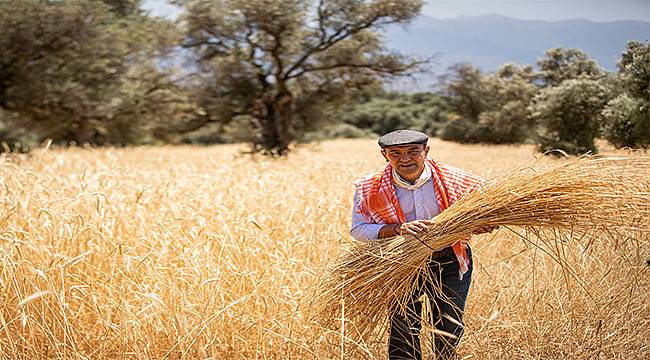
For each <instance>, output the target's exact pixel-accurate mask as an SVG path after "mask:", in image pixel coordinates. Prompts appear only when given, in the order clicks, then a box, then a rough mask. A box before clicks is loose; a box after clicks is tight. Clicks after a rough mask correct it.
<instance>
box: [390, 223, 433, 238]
mask: <svg viewBox="0 0 650 360" xmlns="http://www.w3.org/2000/svg"><path fill="white" fill-rule="evenodd" d="M431 226H433V220H415V221H409V222H406V223H403V224H400V225H399V226H397V228H396V229H395V231H396V232H397V235H406V234H409V235H413V236H415V237H420V236H421V235H424V234H426V233H427V231H429V229H430V228H431Z"/></svg>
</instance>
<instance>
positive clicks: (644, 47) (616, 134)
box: [603, 41, 650, 148]
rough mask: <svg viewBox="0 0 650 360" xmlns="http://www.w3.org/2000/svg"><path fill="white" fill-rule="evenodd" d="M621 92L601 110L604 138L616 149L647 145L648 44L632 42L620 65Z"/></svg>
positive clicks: (649, 112) (649, 120)
mask: <svg viewBox="0 0 650 360" xmlns="http://www.w3.org/2000/svg"><path fill="white" fill-rule="evenodd" d="M619 78H620V82H621V87H622V89H623V93H622V94H620V95H619V96H618V97H616V98H615V99H613V100H612V101H610V103H609V104H607V107H606V108H605V109H604V110H603V116H604V117H605V119H606V124H605V137H606V138H607V140H609V141H610V142H611V143H612V144H613V145H614V146H616V147H625V146H627V147H642V148H647V147H648V146H649V145H650V43H649V42H645V43H641V42H637V41H631V42H629V43H628V44H627V50H626V51H625V52H624V53H623V55H622V58H621V61H620V62H619Z"/></svg>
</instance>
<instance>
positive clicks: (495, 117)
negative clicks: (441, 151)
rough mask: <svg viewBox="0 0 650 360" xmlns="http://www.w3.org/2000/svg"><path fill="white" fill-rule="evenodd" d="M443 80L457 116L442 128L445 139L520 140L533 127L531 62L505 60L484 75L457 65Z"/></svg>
mask: <svg viewBox="0 0 650 360" xmlns="http://www.w3.org/2000/svg"><path fill="white" fill-rule="evenodd" d="M451 71H452V73H451V74H450V75H448V76H447V77H446V78H445V79H444V80H445V81H446V83H445V86H446V90H447V93H448V94H449V97H450V99H451V104H452V106H451V107H452V109H453V110H454V113H455V114H456V118H452V119H453V120H452V121H449V122H448V123H447V124H446V125H445V126H444V127H443V128H442V129H441V131H440V137H441V138H443V139H445V140H451V141H458V142H464V143H479V142H480V143H496V144H501V143H520V142H524V141H526V139H527V138H528V137H529V135H530V133H531V131H532V130H531V129H532V124H531V123H530V121H528V113H527V106H528V104H529V102H530V100H531V99H532V97H533V96H534V95H535V93H536V92H537V87H536V86H535V85H534V83H533V81H534V79H535V74H534V72H533V70H532V68H531V67H530V66H525V67H520V66H517V65H514V64H506V65H504V66H502V67H501V68H499V69H498V70H497V71H496V72H495V73H494V74H487V75H483V74H481V72H480V71H479V70H478V69H476V68H473V67H472V66H471V65H468V64H461V65H456V66H454V67H452V68H451Z"/></svg>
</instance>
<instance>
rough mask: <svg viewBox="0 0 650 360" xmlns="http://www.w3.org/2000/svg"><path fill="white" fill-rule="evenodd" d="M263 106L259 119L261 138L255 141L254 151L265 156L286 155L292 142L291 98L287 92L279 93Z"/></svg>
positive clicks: (292, 114)
mask: <svg viewBox="0 0 650 360" xmlns="http://www.w3.org/2000/svg"><path fill="white" fill-rule="evenodd" d="M264 105H265V114H264V116H263V118H262V119H260V120H261V121H260V123H261V125H262V129H261V131H262V133H261V135H262V136H261V138H260V139H258V140H257V141H256V143H255V149H256V150H258V151H260V152H262V153H264V154H266V155H274V156H283V155H286V154H287V153H288V152H289V145H290V144H291V142H293V140H294V132H293V117H294V112H293V96H292V95H291V93H290V92H288V91H285V92H281V93H279V94H278V95H276V96H275V97H273V98H272V99H270V100H269V101H265V103H264Z"/></svg>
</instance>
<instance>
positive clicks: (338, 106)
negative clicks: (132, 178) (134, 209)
mask: <svg viewBox="0 0 650 360" xmlns="http://www.w3.org/2000/svg"><path fill="white" fill-rule="evenodd" d="M173 3H175V4H176V5H179V6H182V7H183V8H184V15H183V16H182V17H181V19H180V20H179V21H178V22H170V21H167V20H164V19H160V18H156V17H151V16H149V15H148V14H147V13H144V12H142V11H141V10H140V5H141V4H140V0H40V1H36V0H14V1H0V142H3V143H7V144H9V145H10V146H14V145H13V144H35V143H38V142H40V141H43V140H44V139H53V140H54V141H55V142H56V143H59V144H69V143H77V144H85V143H90V144H97V145H104V144H117V145H126V144H141V143H151V142H157V141H160V142H183V141H185V142H223V141H249V142H250V143H251V144H252V145H253V149H254V150H255V151H261V152H264V153H267V154H278V155H282V154H286V153H287V151H288V150H289V148H290V144H291V143H292V142H294V141H298V140H309V139H314V138H319V137H323V136H328V137H331V136H370V135H372V136H374V135H376V134H381V133H384V132H387V131H390V130H392V129H395V128H404V127H408V128H415V129H420V130H423V131H425V132H427V133H429V134H432V135H435V134H438V135H440V136H441V137H443V138H446V139H452V140H457V141H464V142H492V143H509V142H522V141H531V139H534V141H537V142H538V143H540V144H541V147H542V148H549V147H560V148H563V149H565V150H568V151H571V152H584V151H588V150H594V146H593V138H594V136H596V135H598V134H600V133H603V134H605V135H606V136H607V138H608V139H610V141H612V143H614V144H615V145H617V146H642V147H644V146H647V145H648V141H649V140H648V138H649V137H650V136H649V135H648V128H649V125H648V115H649V113H648V112H649V111H650V110H649V105H648V99H649V97H650V95H649V93H648V91H649V90H648V83H649V79H648V77H649V74H650V70H649V69H648V63H650V59H649V57H650V55H649V54H650V50H649V45H648V43H638V42H633V43H630V44H629V45H628V48H627V50H626V52H625V53H624V54H623V58H622V60H621V62H620V71H619V73H618V74H608V73H606V72H605V71H603V70H602V69H601V68H600V67H598V65H597V64H596V63H595V62H593V61H592V60H590V59H588V58H587V56H586V55H585V54H584V53H582V52H581V51H579V50H574V49H569V50H564V49H554V50H551V51H549V52H548V53H547V54H546V55H545V57H544V58H543V59H541V60H540V61H539V62H538V64H537V68H538V69H536V70H535V69H533V68H532V67H531V66H517V65H505V66H503V67H502V68H501V69H499V70H498V71H496V72H495V73H490V74H484V73H482V72H480V71H479V70H478V69H476V68H474V67H472V66H471V65H467V64H461V65H457V66H455V67H453V68H452V69H451V70H450V73H449V74H448V75H447V76H445V77H444V79H443V84H444V88H443V91H442V92H440V93H435V94H433V93H424V94H412V95H405V94H401V95H400V94H386V93H384V92H383V91H382V90H381V86H382V85H381V84H382V80H383V79H385V78H393V77H399V76H408V75H411V74H414V73H416V72H418V71H421V70H424V69H426V65H427V64H428V62H429V60H428V59H416V58H412V57H408V56H404V55H401V54H398V53H395V52H391V51H389V50H387V49H386V48H385V47H384V46H383V45H382V42H381V37H380V36H379V35H378V33H377V31H378V30H380V29H382V28H384V27H386V26H389V25H392V24H402V23H406V22H408V21H410V20H411V19H412V18H413V17H415V16H416V15H417V14H418V13H419V11H420V9H421V6H422V1H419V0H399V1H398V0H355V1H338V0H232V1H219V2H215V1H207V0H174V1H173ZM532 134H536V135H534V136H533V135H532Z"/></svg>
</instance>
